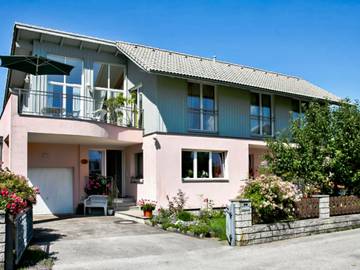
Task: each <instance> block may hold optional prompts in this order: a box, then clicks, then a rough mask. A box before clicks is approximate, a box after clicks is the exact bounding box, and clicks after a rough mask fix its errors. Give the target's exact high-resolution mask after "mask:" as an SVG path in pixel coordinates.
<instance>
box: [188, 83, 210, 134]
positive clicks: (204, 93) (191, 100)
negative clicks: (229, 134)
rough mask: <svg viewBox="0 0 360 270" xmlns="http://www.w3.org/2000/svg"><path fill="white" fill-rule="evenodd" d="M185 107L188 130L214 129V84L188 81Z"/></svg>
mask: <svg viewBox="0 0 360 270" xmlns="http://www.w3.org/2000/svg"><path fill="white" fill-rule="evenodd" d="M187 107H188V127H189V129H190V130H200V131H210V132H215V131H216V99H215V86H213V85H206V84H199V83H192V82H189V83H188V97H187Z"/></svg>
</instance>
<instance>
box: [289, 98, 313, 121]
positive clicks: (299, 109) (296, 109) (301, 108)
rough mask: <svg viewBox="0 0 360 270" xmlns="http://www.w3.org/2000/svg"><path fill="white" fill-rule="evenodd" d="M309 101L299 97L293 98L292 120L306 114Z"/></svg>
mask: <svg viewBox="0 0 360 270" xmlns="http://www.w3.org/2000/svg"><path fill="white" fill-rule="evenodd" d="M308 106H309V103H308V102H306V101H301V100H298V99H292V100H291V112H290V113H291V120H293V121H294V120H297V119H299V118H303V117H304V115H305V111H306V109H307V107H308Z"/></svg>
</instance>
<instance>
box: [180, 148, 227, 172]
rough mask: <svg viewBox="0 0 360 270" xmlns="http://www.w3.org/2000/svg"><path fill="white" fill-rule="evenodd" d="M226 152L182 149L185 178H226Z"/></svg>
mask: <svg viewBox="0 0 360 270" xmlns="http://www.w3.org/2000/svg"><path fill="white" fill-rule="evenodd" d="M225 157H226V152H217V151H182V153H181V162H182V164H181V166H182V168H181V170H182V178H184V179H223V178H225Z"/></svg>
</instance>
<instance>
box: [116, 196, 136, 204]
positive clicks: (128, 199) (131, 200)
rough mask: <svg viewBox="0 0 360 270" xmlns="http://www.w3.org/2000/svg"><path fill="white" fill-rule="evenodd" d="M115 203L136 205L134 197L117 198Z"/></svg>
mask: <svg viewBox="0 0 360 270" xmlns="http://www.w3.org/2000/svg"><path fill="white" fill-rule="evenodd" d="M113 202H114V203H136V202H135V200H134V198H133V197H124V198H115V199H114V200H113Z"/></svg>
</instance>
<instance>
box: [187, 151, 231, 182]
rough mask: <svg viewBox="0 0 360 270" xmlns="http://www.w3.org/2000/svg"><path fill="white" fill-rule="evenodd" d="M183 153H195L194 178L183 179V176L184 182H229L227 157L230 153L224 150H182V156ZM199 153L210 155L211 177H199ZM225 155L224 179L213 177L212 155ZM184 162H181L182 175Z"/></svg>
mask: <svg viewBox="0 0 360 270" xmlns="http://www.w3.org/2000/svg"><path fill="white" fill-rule="evenodd" d="M183 152H193V153H194V159H193V177H182V175H181V178H182V179H183V180H184V181H197V180H199V181H206V180H209V181H217V180H219V181H221V180H227V179H228V177H227V156H228V152H227V151H223V150H211V151H209V150H190V149H182V150H181V155H182V153H183ZM198 152H202V153H209V167H208V169H209V177H198V175H197V173H198V172H197V165H198V164H197V163H198V162H197V154H198ZM214 152H215V153H223V154H224V168H223V170H224V177H213V172H212V153H214ZM182 166H183V164H182V161H181V173H182Z"/></svg>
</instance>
